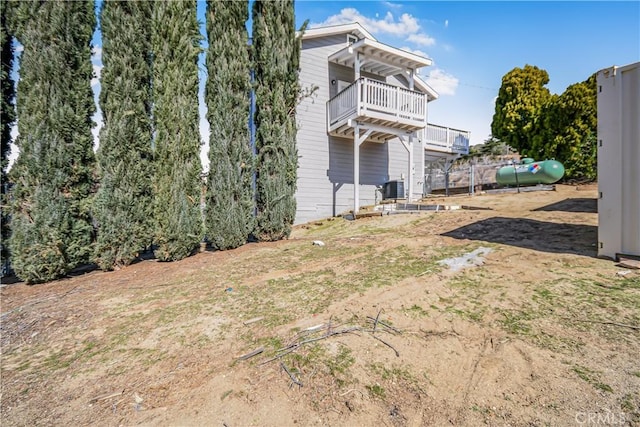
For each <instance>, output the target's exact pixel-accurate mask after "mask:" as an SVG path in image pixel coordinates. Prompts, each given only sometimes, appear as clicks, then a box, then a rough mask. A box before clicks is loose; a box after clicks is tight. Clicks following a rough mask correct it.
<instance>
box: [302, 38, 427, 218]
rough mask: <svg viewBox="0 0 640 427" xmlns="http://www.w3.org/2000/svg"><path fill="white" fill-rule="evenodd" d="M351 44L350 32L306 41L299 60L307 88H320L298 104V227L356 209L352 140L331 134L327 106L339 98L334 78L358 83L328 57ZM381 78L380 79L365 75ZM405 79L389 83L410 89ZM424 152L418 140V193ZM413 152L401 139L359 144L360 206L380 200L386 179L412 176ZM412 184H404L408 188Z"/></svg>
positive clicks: (416, 180)
mask: <svg viewBox="0 0 640 427" xmlns="http://www.w3.org/2000/svg"><path fill="white" fill-rule="evenodd" d="M346 46H347V40H346V34H341V35H336V36H327V37H319V38H315V39H310V40H304V41H303V44H302V51H301V57H300V69H301V70H300V84H301V86H302V88H303V89H304V88H310V87H312V86H317V87H318V90H317V91H316V92H315V95H314V96H313V97H310V98H306V99H304V100H303V101H302V102H301V103H300V105H299V106H298V108H297V110H296V113H297V121H298V135H297V144H298V160H299V162H298V166H299V167H298V183H297V191H296V201H297V213H296V219H295V223H296V224H301V223H305V222H309V221H313V220H317V219H322V218H327V217H331V216H335V215H338V214H341V213H344V212H347V211H349V210H350V209H352V208H353V140H350V139H342V138H334V137H330V136H329V135H328V134H327V112H326V103H327V101H328V100H329V99H330V97H332V96H335V95H336V93H337V90H338V87H337V84H336V85H331V80H333V79H335V80H343V81H348V82H351V81H353V77H354V72H353V69H351V68H347V67H343V66H338V65H336V64H330V63H329V62H328V61H327V57H328V56H329V55H331V54H332V53H334V52H336V51H338V50H339V49H341V48H343V47H346ZM366 77H369V78H375V79H378V80H382V79H381V78H380V77H379V76H373V75H366ZM400 80H401V79H392V78H390V79H388V82H389V83H392V84H398V85H399V86H404V87H407V86H406V82H402V81H400ZM422 150H423V148H422V144H421V141H419V140H416V141H414V160H415V162H414V163H415V165H416V166H415V174H414V190H415V193H417V194H418V195H421V194H422V183H421V180H422V175H423V169H424V166H423V164H422V163H421V162H422V160H421V159H422V153H421V151H422ZM407 161H408V153H407V150H406V149H405V148H404V146H403V145H402V144H401V143H400V142H399V141H397V140H392V141H389V142H388V143H384V144H378V143H371V142H366V143H364V144H362V145H361V146H360V205H361V206H366V205H373V204H374V203H375V202H376V200H378V201H379V199H380V196H381V195H380V193H379V192H378V193H376V188H377V187H378V186H381V185H382V184H384V183H385V182H386V181H389V180H393V179H400V178H401V176H403V175H404V176H405V178H406V177H407V173H408V166H407ZM407 187H408V186H407V185H406V184H405V189H406V188H407Z"/></svg>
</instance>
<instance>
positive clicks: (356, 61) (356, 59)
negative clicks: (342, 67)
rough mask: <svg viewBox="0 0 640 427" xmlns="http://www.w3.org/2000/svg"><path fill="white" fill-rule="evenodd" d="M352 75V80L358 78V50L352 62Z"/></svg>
mask: <svg viewBox="0 0 640 427" xmlns="http://www.w3.org/2000/svg"><path fill="white" fill-rule="evenodd" d="M353 77H354V80H358V79H359V78H360V52H357V53H356V58H355V61H354V63H353Z"/></svg>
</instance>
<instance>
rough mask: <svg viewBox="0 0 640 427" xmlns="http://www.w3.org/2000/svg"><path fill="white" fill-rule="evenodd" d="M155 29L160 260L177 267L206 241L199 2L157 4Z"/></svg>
mask: <svg viewBox="0 0 640 427" xmlns="http://www.w3.org/2000/svg"><path fill="white" fill-rule="evenodd" d="M152 29H153V30H152V50H153V73H152V74H153V119H154V124H155V129H154V132H155V139H154V143H155V162H154V165H155V176H154V182H153V187H154V195H155V203H154V215H153V218H154V229H155V233H154V234H155V238H154V241H155V244H156V250H155V255H156V257H157V258H158V259H159V260H161V261H174V260H179V259H182V258H185V257H187V256H188V255H190V254H191V253H192V252H193V251H194V249H195V248H196V247H197V246H198V244H199V243H200V241H201V240H202V215H201V211H200V197H201V188H202V185H201V183H200V172H201V165H200V157H199V152H200V134H199V117H198V54H199V53H200V51H201V48H200V41H201V39H202V37H201V35H200V31H199V26H198V20H197V18H196V1H195V0H173V1H159V2H155V3H154V10H153V24H152Z"/></svg>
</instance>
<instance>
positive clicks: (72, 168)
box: [9, 1, 96, 283]
mask: <svg viewBox="0 0 640 427" xmlns="http://www.w3.org/2000/svg"><path fill="white" fill-rule="evenodd" d="M16 23H17V30H16V36H17V38H18V40H19V41H20V43H22V45H23V46H24V52H23V53H22V56H21V61H20V62H21V66H20V82H19V83H18V91H17V111H18V130H19V133H20V135H19V137H18V139H17V141H16V144H17V145H18V147H19V149H20V155H19V157H18V159H17V161H16V164H15V165H14V167H13V168H12V169H11V175H12V181H13V182H14V183H15V185H14V187H13V189H12V194H13V201H12V210H11V216H12V218H11V225H12V234H11V238H10V241H9V247H10V250H11V254H12V265H13V268H14V270H15V272H16V274H17V275H18V276H19V277H20V278H22V279H23V280H25V281H26V282H28V283H35V282H43V281H48V280H51V279H54V278H56V277H60V276H62V275H64V274H66V273H67V272H69V271H70V270H72V269H73V268H75V267H77V266H79V265H81V264H83V263H86V262H88V261H89V260H90V257H91V253H92V239H93V227H92V223H91V218H90V215H89V212H90V210H89V207H90V203H91V202H90V196H91V194H92V191H93V187H94V181H93V178H92V176H93V172H94V163H95V159H94V154H93V136H92V134H91V128H92V126H93V121H92V119H91V117H92V115H93V113H94V111H95V104H94V100H93V92H92V90H91V83H90V82H91V78H92V75H93V68H92V65H91V38H92V36H93V31H94V28H95V24H96V16H95V10H94V2H93V1H44V2H43V1H25V2H19V4H18V8H17V14H16Z"/></svg>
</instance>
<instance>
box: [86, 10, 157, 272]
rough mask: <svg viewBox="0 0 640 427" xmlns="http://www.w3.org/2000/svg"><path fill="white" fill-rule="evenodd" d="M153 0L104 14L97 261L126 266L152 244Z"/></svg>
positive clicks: (96, 211) (98, 262) (101, 263)
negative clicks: (102, 119) (102, 118)
mask: <svg viewBox="0 0 640 427" xmlns="http://www.w3.org/2000/svg"><path fill="white" fill-rule="evenodd" d="M151 12H152V2H151V1H146V0H142V1H122V0H106V1H105V2H104V3H103V7H102V10H101V19H100V24H101V29H102V62H103V65H104V68H103V69H102V74H101V84H102V89H101V91H100V106H101V108H102V115H103V117H104V127H103V128H102V130H101V132H100V147H99V150H98V153H97V157H98V163H99V178H100V187H99V189H98V193H97V194H96V197H95V203H94V218H95V220H96V223H97V227H98V235H97V241H96V250H95V260H96V263H97V264H98V265H99V266H100V267H101V268H103V269H107V270H110V269H112V268H114V267H115V266H120V265H128V264H129V263H131V261H133V260H134V259H135V258H136V257H137V256H138V253H139V252H140V251H142V250H143V249H144V248H146V247H149V246H150V245H151V242H152V229H151V224H152V223H151V216H152V212H153V197H152V191H151V175H152V173H153V165H152V147H151V142H152V141H151V138H152V133H151V105H152V104H151Z"/></svg>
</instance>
